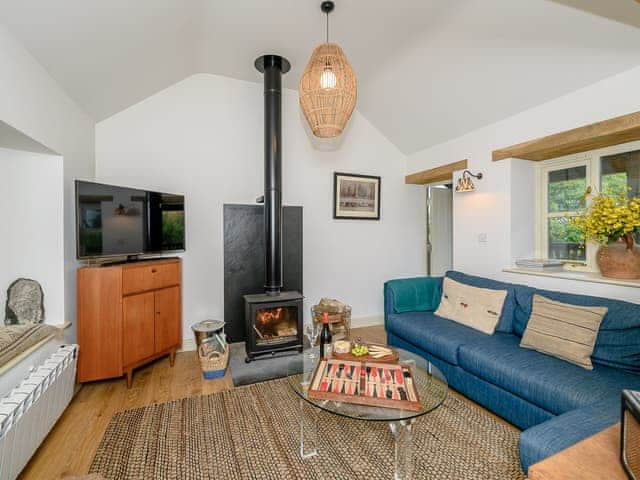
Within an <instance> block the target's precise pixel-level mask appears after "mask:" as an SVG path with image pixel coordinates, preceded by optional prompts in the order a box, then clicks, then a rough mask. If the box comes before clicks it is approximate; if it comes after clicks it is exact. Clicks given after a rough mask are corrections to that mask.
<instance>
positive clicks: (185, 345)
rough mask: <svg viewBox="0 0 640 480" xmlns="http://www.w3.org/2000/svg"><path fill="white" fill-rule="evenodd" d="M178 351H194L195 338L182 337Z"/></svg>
mask: <svg viewBox="0 0 640 480" xmlns="http://www.w3.org/2000/svg"><path fill="white" fill-rule="evenodd" d="M178 351H179V352H195V351H196V339H195V338H183V339H182V347H180V349H179V350H178Z"/></svg>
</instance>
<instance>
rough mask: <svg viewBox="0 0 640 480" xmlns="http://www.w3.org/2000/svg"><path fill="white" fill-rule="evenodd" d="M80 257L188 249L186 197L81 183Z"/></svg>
mask: <svg viewBox="0 0 640 480" xmlns="http://www.w3.org/2000/svg"><path fill="white" fill-rule="evenodd" d="M76 222H77V223H76V256H77V257H78V259H91V258H102V257H123V256H127V257H129V256H137V255H146V254H158V253H168V252H182V251H184V249H185V232H184V230H185V218H184V196H183V195H176V194H172V193H163V192H152V191H148V190H140V189H136V188H127V187H118V186H115V185H106V184H102V183H94V182H85V181H81V180H76Z"/></svg>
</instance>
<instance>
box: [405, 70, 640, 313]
mask: <svg viewBox="0 0 640 480" xmlns="http://www.w3.org/2000/svg"><path fill="white" fill-rule="evenodd" d="M638 85H640V67H638V68H635V69H633V70H629V71H627V72H624V73H622V74H620V75H616V76H613V77H610V78H607V79H605V80H603V81H601V82H598V83H595V84H593V85H590V86H588V87H586V88H583V89H580V90H577V91H575V92H573V93H570V94H568V95H565V96H563V97H560V98H558V99H556V100H553V101H551V102H548V103H545V104H542V105H540V106H538V107H535V108H533V109H530V110H526V111H524V112H522V113H520V114H518V115H515V116H513V117H510V118H507V119H505V120H502V121H500V122H497V123H494V124H492V125H489V126H487V127H484V128H481V129H479V130H475V131H473V132H470V133H468V134H466V135H464V136H462V137H459V138H456V139H454V140H451V141H448V142H446V143H443V144H440V145H436V146H434V147H430V148H428V149H425V150H422V151H419V152H417V153H415V154H413V155H411V156H409V157H408V159H407V172H408V173H412V172H416V171H420V170H424V169H427V168H433V167H436V166H438V165H443V164H447V163H451V162H455V161H458V160H462V159H465V158H466V159H468V160H469V169H470V170H471V171H473V172H474V173H476V172H478V171H481V172H482V173H483V174H484V178H483V179H482V180H479V181H475V180H474V182H475V185H476V191H475V192H473V193H464V194H457V195H456V194H454V267H455V268H456V269H459V270H463V271H465V272H468V273H472V274H478V275H484V276H488V277H492V278H498V279H503V280H507V281H512V282H517V283H526V284H530V285H533V286H538V287H544V288H550V289H555V290H565V291H572V292H577V293H585V294H590V295H601V296H610V297H613V298H621V299H626V300H631V301H635V302H640V289H637V288H631V287H620V286H611V285H602V284H591V283H585V282H578V281H572V280H560V279H549V278H542V277H532V276H527V275H518V274H508V273H503V272H502V269H503V268H506V267H510V266H511V265H512V262H513V259H514V258H516V257H520V256H526V255H533V253H534V244H535V238H534V222H535V220H534V212H535V208H534V178H535V177H534V168H533V162H526V161H522V160H516V159H510V160H502V161H499V162H492V161H491V152H492V151H493V150H495V149H497V148H501V147H507V146H509V145H513V144H516V143H519V142H523V141H526V140H531V139H534V138H538V137H542V136H545V135H549V134H552V133H557V132H560V131H564V130H568V129H571V128H575V127H579V126H582V125H586V124H590V123H593V122H597V121H600V120H605V119H608V118H611V117H615V116H619V115H624V114H627V113H631V112H635V111H638V110H640V89H639V88H638ZM524 94H526V92H523V95H524ZM458 113H459V114H460V115H464V112H458ZM458 173H459V172H458ZM456 179H457V176H456V178H454V180H456ZM481 233H486V234H487V242H486V243H482V242H479V238H478V236H479V235H480V234H481Z"/></svg>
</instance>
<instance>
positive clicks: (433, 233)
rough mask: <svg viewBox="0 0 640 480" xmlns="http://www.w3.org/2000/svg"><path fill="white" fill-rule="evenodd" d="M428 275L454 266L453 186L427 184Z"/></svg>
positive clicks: (435, 274) (434, 274)
mask: <svg viewBox="0 0 640 480" xmlns="http://www.w3.org/2000/svg"><path fill="white" fill-rule="evenodd" d="M426 193H427V199H426V201H427V218H426V221H427V245H426V247H427V275H429V276H434V277H437V276H442V275H444V273H445V272H446V271H447V270H451V269H452V268H453V188H452V185H451V184H450V183H447V184H442V185H427V192H426Z"/></svg>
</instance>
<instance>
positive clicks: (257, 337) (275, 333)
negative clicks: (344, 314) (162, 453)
mask: <svg viewBox="0 0 640 480" xmlns="http://www.w3.org/2000/svg"><path fill="white" fill-rule="evenodd" d="M255 67H256V69H258V70H259V71H260V72H261V73H263V74H264V196H263V201H264V226H265V232H264V233H265V284H264V291H265V293H263V294H259V295H245V297H244V300H245V326H246V332H247V337H246V349H247V358H246V361H247V362H250V361H251V360H253V359H254V358H255V357H257V356H259V355H265V354H272V355H275V354H276V353H278V352H283V351H287V350H298V351H300V352H301V351H302V338H303V335H302V321H303V313H302V300H303V296H302V294H301V293H299V292H282V291H281V290H282V98H281V97H282V74H283V73H287V72H288V71H289V69H290V68H291V65H290V64H289V62H288V61H287V59H286V58H283V57H280V56H279V55H264V56H262V57H259V58H258V59H256V61H255Z"/></svg>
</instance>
